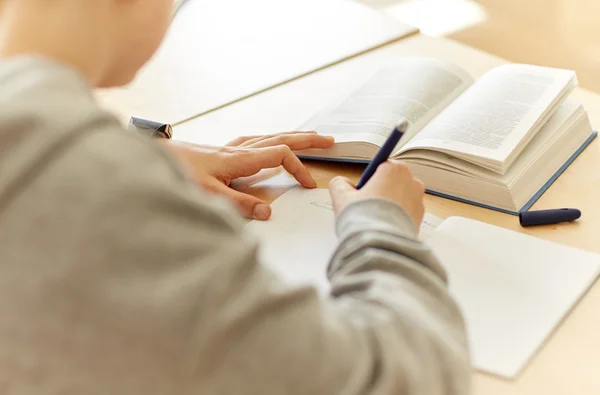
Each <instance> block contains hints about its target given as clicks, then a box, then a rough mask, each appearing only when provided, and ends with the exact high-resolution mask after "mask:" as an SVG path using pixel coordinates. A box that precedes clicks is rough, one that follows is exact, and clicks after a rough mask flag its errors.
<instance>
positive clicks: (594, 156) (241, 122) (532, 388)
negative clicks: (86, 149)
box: [175, 35, 600, 395]
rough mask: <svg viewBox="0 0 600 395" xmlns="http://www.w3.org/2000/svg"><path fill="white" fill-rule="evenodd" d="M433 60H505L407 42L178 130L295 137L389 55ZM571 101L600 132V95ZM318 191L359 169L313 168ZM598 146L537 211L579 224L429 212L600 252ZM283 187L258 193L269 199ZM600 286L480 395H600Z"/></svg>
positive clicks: (203, 135) (450, 209) (215, 135)
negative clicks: (519, 369) (509, 377)
mask: <svg viewBox="0 0 600 395" xmlns="http://www.w3.org/2000/svg"><path fill="white" fill-rule="evenodd" d="M407 55H421V56H435V57H438V58H442V59H446V60H449V61H452V62H455V63H457V64H459V65H461V66H463V67H464V68H465V69H466V70H467V71H469V72H470V73H471V74H472V75H473V76H474V77H479V76H481V75H482V74H483V73H484V72H485V71H487V70H489V69H490V68H492V67H494V66H498V65H501V64H503V63H505V62H506V61H504V60H502V59H500V58H497V57H494V56H491V55H488V54H486V53H483V52H480V51H478V50H475V49H472V48H470V47H467V46H465V45H462V44H459V43H456V42H454V41H451V40H446V39H436V38H430V37H426V36H422V35H417V36H413V37H411V38H407V39H405V40H402V41H400V42H398V43H395V44H393V45H390V46H386V47H383V48H381V49H378V50H376V51H373V52H370V53H369V54H365V55H363V56H361V57H358V58H355V59H352V60H349V61H347V62H344V63H342V64H339V65H336V66H335V67H333V68H329V69H326V70H323V71H320V72H318V73H315V74H311V75H310V76H307V77H305V78H303V79H300V80H296V81H293V82H291V83H289V84H286V85H283V86H280V87H278V88H276V89H273V90H270V91H268V92H265V93H262V94H260V95H257V96H254V97H252V98H249V99H247V100H244V101H242V102H239V103H236V104H233V105H231V106H228V107H226V108H223V109H221V110H219V111H217V112H214V113H211V114H207V115H205V116H203V117H200V118H197V119H195V120H193V121H191V122H188V123H184V124H182V125H180V126H178V127H176V128H175V136H176V138H177V139H180V140H188V141H194V142H199V143H211V144H221V143H224V142H226V141H229V140H231V139H232V138H234V137H236V136H239V135H243V134H263V133H275V132H279V131H284V130H293V129H295V128H296V127H297V126H298V125H300V124H302V123H303V122H304V121H305V120H306V119H308V118H309V117H311V116H312V115H313V114H314V113H315V112H317V111H318V110H319V109H320V108H322V107H323V106H325V104H327V103H328V102H329V101H330V100H331V99H332V98H335V97H336V96H337V95H339V94H340V93H342V94H343V93H345V91H346V90H348V89H351V88H352V86H353V84H352V82H353V81H354V80H355V79H356V78H358V77H359V76H360V75H361V74H363V73H364V72H365V70H368V69H369V68H371V67H373V66H375V65H377V64H380V63H381V62H384V61H385V59H387V58H388V57H390V56H407ZM572 97H573V98H576V99H577V100H580V101H582V102H583V103H584V105H585V107H586V108H587V110H588V111H589V112H590V118H591V120H592V124H593V125H594V127H595V129H599V128H600V96H598V95H596V94H593V93H590V92H588V91H585V90H582V89H577V90H576V92H575V93H574V94H573V95H572ZM308 166H309V168H310V171H311V173H312V174H313V176H314V177H315V178H316V180H317V182H318V184H319V187H323V188H325V187H327V184H328V182H329V180H330V179H331V177H332V176H334V175H337V174H342V175H346V176H349V177H350V178H352V179H354V180H355V181H356V180H357V179H358V177H359V176H360V173H361V171H362V169H363V167H361V166H351V165H340V164H326V163H318V162H311V163H308ZM598 169H600V143H598V142H597V141H595V142H594V143H592V144H591V145H590V146H589V147H588V149H587V150H586V151H585V152H584V153H583V154H582V155H581V156H580V157H579V158H578V159H577V160H576V161H575V162H574V163H573V165H571V167H570V168H569V169H568V170H567V171H566V172H565V173H564V174H563V175H562V177H560V178H559V180H558V181H557V182H556V183H555V184H554V185H553V186H552V187H551V188H550V189H549V190H548V191H547V192H546V193H545V194H544V195H543V196H542V198H541V199H540V200H539V201H538V202H537V203H536V205H535V206H534V209H543V208H556V207H563V206H573V207H577V208H580V209H581V210H582V211H583V218H582V219H581V220H580V221H578V222H577V223H574V224H566V225H560V226H550V227H543V228H534V229H522V228H521V227H520V226H519V224H518V219H517V218H516V217H514V216H509V215H505V214H501V213H498V212H494V211H490V210H486V209H482V208H478V207H474V206H470V205H466V204H462V203H458V202H455V201H451V200H447V199H442V198H438V197H434V196H430V195H428V196H427V197H426V207H427V211H429V212H431V213H432V214H435V215H437V216H440V217H443V218H446V217H448V216H450V215H458V216H464V217H469V218H473V219H476V220H479V221H482V222H487V223H490V224H494V225H498V226H502V227H505V228H508V229H512V230H516V231H521V232H525V233H528V234H532V235H535V236H538V237H542V238H545V239H549V240H552V241H555V242H560V243H563V244H567V245H570V246H574V247H578V248H582V249H586V250H590V251H595V252H599V253H600V243H598V242H597V240H598V235H599V234H600V207H599V206H600V205H598V203H597V202H598V199H599V198H600V174H599V172H598ZM284 189H285V188H269V187H263V188H259V189H257V190H255V191H254V193H256V194H257V195H259V196H260V197H262V198H266V199H268V200H273V199H275V198H276V197H277V196H278V195H279V194H281V193H282V192H283V190H284ZM599 367H600V283H596V284H595V285H594V286H593V287H592V289H591V290H590V292H589V293H588V294H587V295H585V297H584V298H583V300H582V301H581V303H579V304H578V305H577V306H576V308H575V309H574V311H573V312H572V313H571V314H570V316H569V317H568V318H567V319H566V321H565V322H564V323H563V324H562V325H561V326H560V327H559V328H558V330H557V331H556V332H555V333H554V334H553V335H552V337H551V338H550V339H549V341H548V342H547V344H545V346H544V347H543V348H542V350H541V351H540V352H539V353H538V354H537V355H536V356H535V357H534V358H533V360H532V361H531V363H530V364H529V365H528V366H527V367H526V369H525V370H524V371H523V373H522V374H521V375H520V376H519V377H518V378H517V379H516V380H514V381H506V380H501V379H498V378H496V377H491V376H488V375H485V374H481V373H474V376H473V380H474V394H477V395H500V394H502V395H507V394H511V395H513V394H514V395H517V394H518V395H532V394H539V395H542V394H543V395H555V394H556V395H557V394H600V374H598V368H599Z"/></svg>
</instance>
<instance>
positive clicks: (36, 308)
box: [0, 0, 470, 395]
mask: <svg viewBox="0 0 600 395" xmlns="http://www.w3.org/2000/svg"><path fill="white" fill-rule="evenodd" d="M171 7H172V0H0V149H1V152H2V154H1V155H0V389H1V390H2V392H3V393H9V394H36V395H42V394H59V393H60V394H67V393H78V394H111V395H120V394H123V395H134V394H144V395H153V394H247V395H252V394H256V395H269V394H273V395H281V394H287V395H293V394H312V395H319V394H322V395H332V394H357V395H359V394H360V395H362V394H406V395H408V394H410V395H437V394H465V393H467V392H468V391H469V381H470V368H469V359H468V350H467V342H466V338H465V328H464V324H463V321H462V317H461V314H460V312H459V310H458V308H457V306H456V304H455V302H454V301H453V300H452V298H451V297H450V295H449V294H448V289H447V285H446V277H445V273H444V270H443V268H442V267H441V266H440V264H439V263H438V261H437V260H436V258H435V257H434V256H433V255H432V253H431V252H430V251H429V250H428V249H427V248H426V247H425V246H424V245H423V244H421V243H420V242H419V241H418V239H417V231H416V230H417V229H418V226H417V224H419V222H420V221H421V218H422V216H423V185H422V184H421V183H419V182H418V181H416V180H415V179H413V178H412V176H411V175H410V173H409V171H408V170H407V168H406V167H405V166H403V165H402V164H399V163H395V162H389V163H386V164H384V165H383V166H381V167H380V168H379V170H378V171H377V173H376V174H375V176H374V177H373V178H372V179H371V181H370V182H369V183H368V184H367V186H366V187H365V188H363V189H361V190H360V191H356V190H355V189H354V187H353V186H352V185H351V183H350V182H349V181H348V180H347V179H343V178H337V179H335V180H333V181H332V182H331V188H330V189H331V194H332V198H333V202H334V206H335V211H336V215H337V233H338V235H339V238H340V245H339V247H338V249H337V252H336V254H335V256H334V257H333V259H332V261H331V263H330V265H329V267H328V275H329V278H330V280H331V283H332V288H333V291H332V293H331V296H330V297H329V298H326V299H322V298H319V297H318V295H317V293H316V292H315V290H313V289H311V288H288V287H286V286H284V285H283V284H281V283H280V282H278V281H277V280H276V278H275V277H274V276H273V274H271V273H270V272H269V271H268V270H267V269H266V268H265V267H264V266H262V265H261V264H260V262H259V261H258V258H257V250H258V248H259V246H258V245H257V244H256V242H255V241H254V240H253V239H252V238H251V237H250V236H249V235H247V234H245V233H244V230H243V221H242V220H241V217H240V216H239V214H238V212H237V210H235V208H234V206H233V205H231V204H230V202H229V201H228V200H226V199H222V198H220V197H216V196H215V194H214V193H208V192H207V191H208V190H210V191H212V192H216V193H217V194H221V195H223V194H224V195H226V196H228V197H230V198H233V199H238V200H239V199H242V198H240V195H235V191H233V190H231V189H229V188H228V183H229V181H231V179H233V178H236V177H239V176H241V175H246V174H248V173H254V172H256V171H258V170H259V169H260V168H262V167H272V166H276V165H279V164H283V165H284V166H285V167H286V169H287V170H288V171H290V172H291V173H292V174H294V176H295V177H296V178H297V179H298V180H299V181H300V182H301V183H302V184H303V185H304V186H306V187H314V181H313V180H312V178H311V176H310V175H309V173H308V172H307V170H306V168H305V167H304V166H302V164H301V163H300V162H299V160H298V159H297V158H296V157H295V156H294V155H293V154H292V153H291V150H290V148H289V147H283V148H282V147H281V145H280V143H287V144H288V145H289V146H291V147H292V148H294V149H299V148H302V147H319V146H321V147H326V146H329V145H331V141H330V140H329V139H327V138H324V137H319V136H315V135H314V134H310V133H305V134H302V133H295V134H290V135H283V136H282V135H278V136H271V137H267V138H260V137H259V138H257V139H250V140H248V141H243V140H240V141H237V142H235V144H234V145H245V146H246V147H248V146H249V147H250V148H236V147H230V148H228V149H227V150H210V149H207V148H202V149H196V148H194V147H190V146H180V145H172V144H173V143H168V142H165V143H163V144H159V143H158V142H156V141H151V140H150V139H148V138H144V137H142V136H138V135H134V134H131V133H127V132H125V131H124V130H122V128H121V125H120V124H119V123H118V121H117V120H116V119H115V118H113V117H112V116H110V115H109V114H108V113H106V112H104V111H102V110H101V109H100V108H99V106H98V105H97V104H96V102H95V101H94V99H93V96H92V93H91V92H92V91H91V88H92V87H93V86H114V85H121V84H125V83H127V82H128V81H130V80H131V79H132V77H133V76H134V75H135V73H136V71H137V70H138V69H139V68H140V67H141V66H142V65H143V64H144V62H146V61H147V59H148V58H149V57H150V56H151V55H152V53H153V51H154V50H155V49H156V48H157V46H158V45H159V43H160V41H161V38H162V36H163V34H164V32H165V30H166V28H167V25H168V23H169V19H170V16H171ZM204 39H210V38H204ZM207 61H210V59H207ZM173 153H175V154H173ZM248 166H249V167H250V168H248ZM194 181H196V182H194ZM198 183H199V184H200V187H198V186H197V184H198ZM242 206H244V207H246V209H248V210H249V211H247V212H245V215H247V216H252V211H253V210H254V209H255V208H256V209H262V210H266V211H267V212H266V213H262V215H258V216H260V217H265V218H266V217H268V214H269V213H268V209H265V208H264V207H262V206H260V203H257V202H256V201H254V203H252V204H249V205H243V204H242ZM306 247H307V248H310V246H306Z"/></svg>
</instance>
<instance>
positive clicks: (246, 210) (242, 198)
mask: <svg viewBox="0 0 600 395" xmlns="http://www.w3.org/2000/svg"><path fill="white" fill-rule="evenodd" d="M205 187H206V188H208V189H209V190H211V191H212V192H214V193H217V194H219V195H221V196H224V197H225V198H227V199H229V200H230V201H231V202H232V203H234V204H235V205H236V206H237V207H238V210H239V211H240V213H241V214H242V215H243V216H244V217H246V218H251V219H257V220H263V221H264V220H267V219H269V217H271V207H269V205H268V204H266V203H265V202H264V201H262V200H260V199H258V198H256V197H254V196H252V195H248V194H246V193H243V192H239V191H236V190H235V189H232V188H230V187H228V186H227V185H225V184H223V183H221V182H219V181H218V180H214V182H211V183H210V185H206V184H205Z"/></svg>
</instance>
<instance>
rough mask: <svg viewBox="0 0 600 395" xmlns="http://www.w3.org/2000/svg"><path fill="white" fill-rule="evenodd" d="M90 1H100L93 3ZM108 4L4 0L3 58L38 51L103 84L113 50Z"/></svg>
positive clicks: (0, 16) (0, 13) (0, 14)
mask: <svg viewBox="0 0 600 395" xmlns="http://www.w3.org/2000/svg"><path fill="white" fill-rule="evenodd" d="M90 4H96V5H95V6H90ZM103 4H106V3H105V2H102V1H97V0H16V1H14V0H0V58H3V57H11V56H18V55H26V54H37V55H41V56H44V57H46V58H49V59H53V60H55V61H58V62H61V63H63V64H65V65H67V66H70V67H72V68H74V69H75V70H77V71H78V72H79V73H80V74H81V75H82V76H83V77H84V78H86V79H87V80H88V82H89V83H90V84H91V85H93V86H96V85H98V84H100V82H101V80H102V79H103V77H104V75H105V74H106V72H107V68H108V61H109V55H110V53H109V51H108V48H109V46H108V41H107V37H106V36H107V35H108V34H109V32H110V26H105V24H104V23H102V22H103V21H107V20H109V19H110V18H106V12H107V11H108V10H106V9H105V8H106V7H105V6H104V7H103ZM103 33H104V34H103Z"/></svg>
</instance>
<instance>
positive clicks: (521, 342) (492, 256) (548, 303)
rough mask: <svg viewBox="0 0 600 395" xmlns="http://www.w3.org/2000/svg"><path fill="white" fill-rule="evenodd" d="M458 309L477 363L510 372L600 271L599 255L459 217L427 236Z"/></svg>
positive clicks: (517, 369)
mask: <svg viewBox="0 0 600 395" xmlns="http://www.w3.org/2000/svg"><path fill="white" fill-rule="evenodd" d="M427 242H428V243H429V244H430V245H431V246H432V248H433V250H434V252H435V253H436V254H437V256H438V257H439V259H440V260H441V262H442V264H443V265H444V267H445V268H446V270H447V271H448V275H449V286H450V292H451V293H452V295H453V296H454V297H455V298H456V299H457V301H458V303H459V305H460V307H461V308H462V309H463V312H464V315H465V319H466V322H467V328H468V331H469V340H470V342H471V347H472V358H473V362H474V365H475V367H476V368H478V369H481V370H484V371H487V372H489V373H492V374H496V375H500V376H505V377H514V376H516V375H517V374H518V373H519V372H520V371H521V370H522V369H523V368H524V367H525V365H526V363H527V362H528V361H529V359H530V358H531V357H532V356H533V355H534V354H535V352H536V351H537V350H538V349H539V347H541V346H542V344H543V343H544V341H545V340H546V339H547V338H548V336H549V335H551V333H552V332H553V331H554V329H555V328H556V327H557V325H558V324H559V323H560V322H561V321H562V319H563V318H565V316H566V315H567V314H568V313H569V311H570V310H571V309H572V308H573V307H574V305H575V304H576V303H577V301H578V300H579V299H580V298H581V297H582V296H583V294H584V293H585V292H586V290H587V289H588V288H589V287H590V286H591V285H592V283H593V282H594V281H595V279H596V278H597V276H598V274H599V269H600V255H597V254H593V253H590V252H586V251H580V250H577V249H573V248H570V247H566V246H562V245H558V244H555V243H551V242H549V241H546V240H542V239H538V238H534V237H531V236H528V235H525V234H522V233H517V232H512V231H509V230H506V229H503V228H499V227H495V226H491V225H487V224H484V223H482V222H477V221H473V220H468V219H465V218H449V219H447V220H446V221H445V222H444V223H443V224H441V225H440V226H439V227H438V228H437V229H436V231H435V232H434V233H432V235H431V237H429V238H428V241H427Z"/></svg>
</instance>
